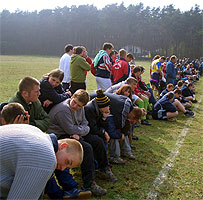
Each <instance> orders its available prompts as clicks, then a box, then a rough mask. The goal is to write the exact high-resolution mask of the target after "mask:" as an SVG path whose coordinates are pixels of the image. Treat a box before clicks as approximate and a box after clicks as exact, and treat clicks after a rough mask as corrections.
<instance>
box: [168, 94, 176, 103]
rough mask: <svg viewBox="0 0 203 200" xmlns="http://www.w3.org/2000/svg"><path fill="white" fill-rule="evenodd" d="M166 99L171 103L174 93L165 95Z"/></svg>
mask: <svg viewBox="0 0 203 200" xmlns="http://www.w3.org/2000/svg"><path fill="white" fill-rule="evenodd" d="M167 97H168V99H169V101H170V102H172V101H173V99H174V93H173V92H169V93H168V94H167Z"/></svg>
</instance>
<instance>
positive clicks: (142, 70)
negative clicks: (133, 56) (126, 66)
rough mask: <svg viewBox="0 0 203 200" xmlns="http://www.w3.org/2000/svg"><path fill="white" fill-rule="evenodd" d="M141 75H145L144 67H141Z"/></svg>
mask: <svg viewBox="0 0 203 200" xmlns="http://www.w3.org/2000/svg"><path fill="white" fill-rule="evenodd" d="M140 70H141V74H144V72H145V68H144V67H143V66H140Z"/></svg>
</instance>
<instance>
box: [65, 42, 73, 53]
mask: <svg viewBox="0 0 203 200" xmlns="http://www.w3.org/2000/svg"><path fill="white" fill-rule="evenodd" d="M64 51H65V53H68V54H69V55H70V56H71V55H72V54H73V45H72V44H67V45H66V46H65V47H64Z"/></svg>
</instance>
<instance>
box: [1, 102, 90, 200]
mask: <svg viewBox="0 0 203 200" xmlns="http://www.w3.org/2000/svg"><path fill="white" fill-rule="evenodd" d="M29 117H30V116H29V115H28V112H26V111H25V110H24V108H23V106H22V105H21V104H19V103H9V104H7V105H5V106H4V107H3V109H2V117H1V120H0V121H1V123H2V125H6V124H29ZM57 181H58V183H57ZM59 184H60V186H59ZM77 186H78V183H77V182H76V181H75V180H74V179H73V177H72V175H71V174H70V173H69V169H64V170H63V171H61V170H60V169H55V171H54V173H53V175H52V177H51V178H50V179H49V181H48V182H47V184H46V187H45V194H47V195H48V196H49V198H51V199H63V198H76V197H77V198H79V197H80V198H82V199H87V198H89V197H90V196H91V192H90V191H82V190H78V189H77Z"/></svg>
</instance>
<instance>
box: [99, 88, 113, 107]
mask: <svg viewBox="0 0 203 200" xmlns="http://www.w3.org/2000/svg"><path fill="white" fill-rule="evenodd" d="M96 93H97V96H96V102H97V105H98V107H99V108H104V107H107V106H109V105H110V99H109V98H108V97H107V96H106V95H104V93H103V91H102V89H99V90H97V91H96Z"/></svg>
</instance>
